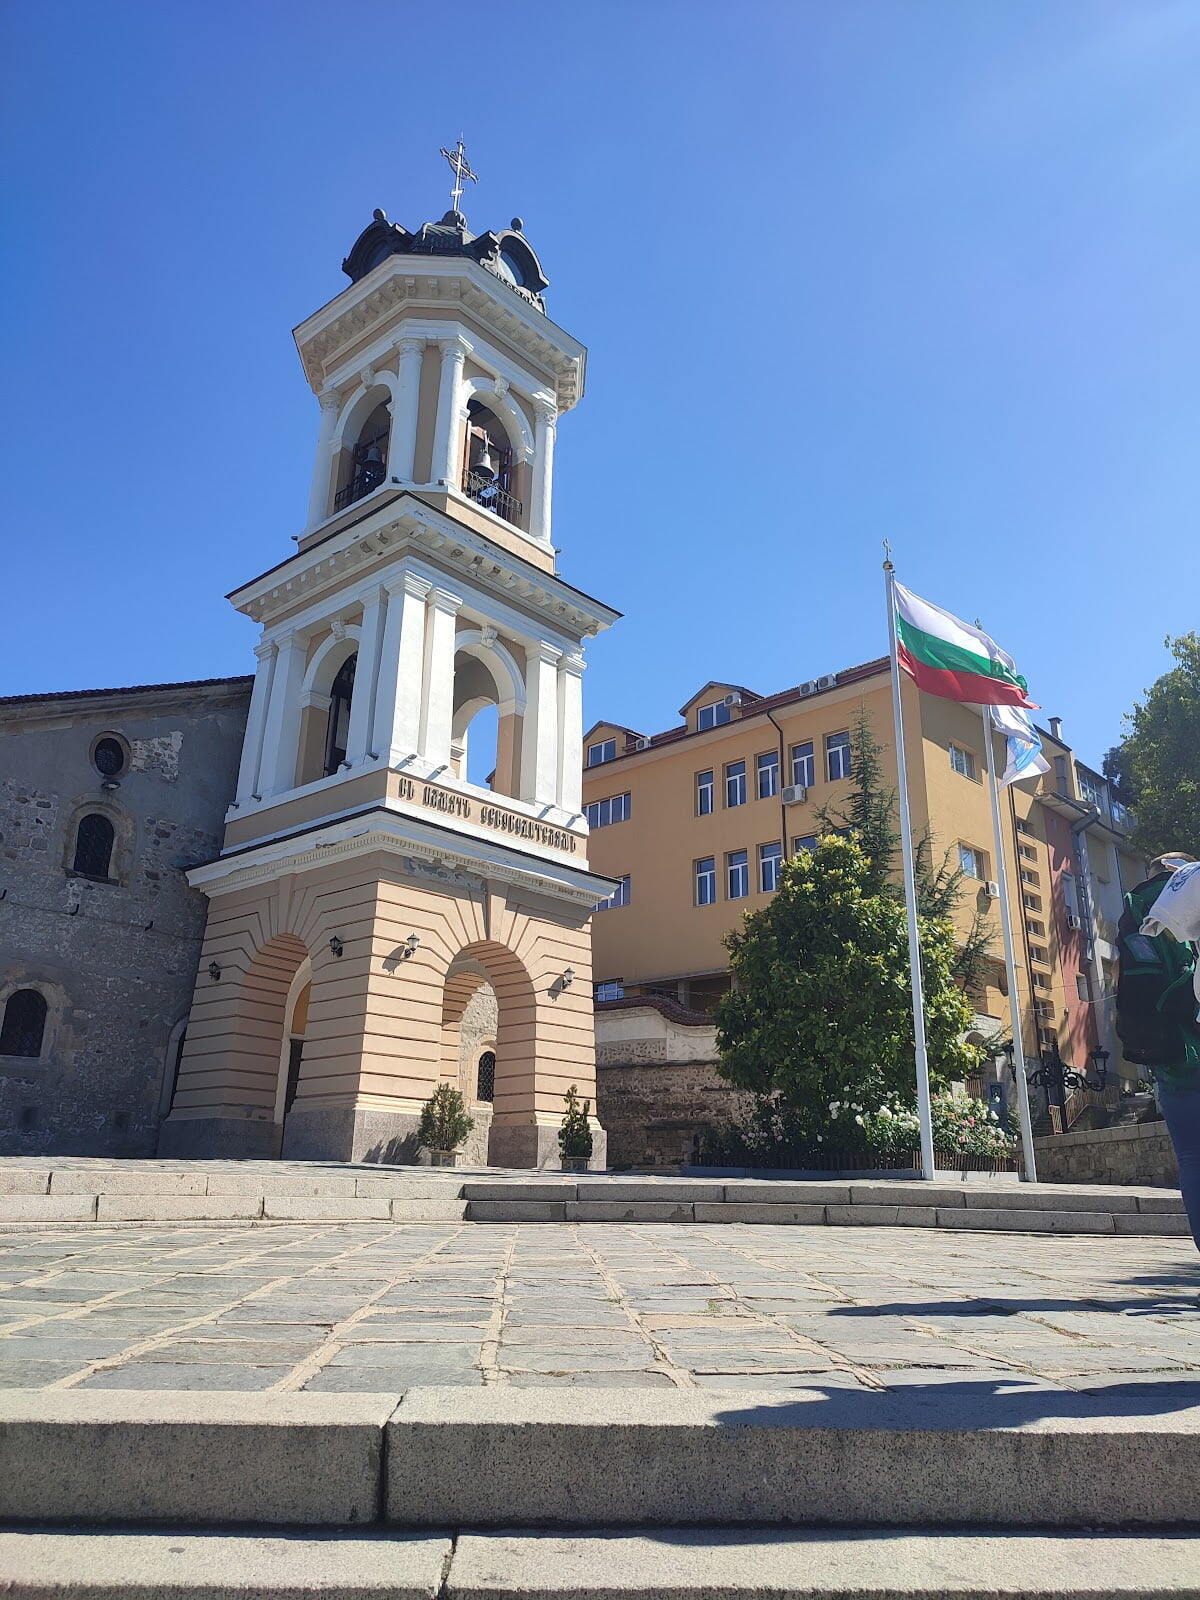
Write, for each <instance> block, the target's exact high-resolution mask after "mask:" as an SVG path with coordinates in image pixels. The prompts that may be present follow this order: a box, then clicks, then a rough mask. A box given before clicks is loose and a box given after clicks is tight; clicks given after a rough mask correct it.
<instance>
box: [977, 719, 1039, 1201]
mask: <svg viewBox="0 0 1200 1600" xmlns="http://www.w3.org/2000/svg"><path fill="white" fill-rule="evenodd" d="M979 711H980V714H981V716H982V717H983V747H984V749H985V750H986V751H987V775H988V795H989V797H990V799H991V802H992V838H993V840H994V842H995V846H996V882H997V883H998V884H999V885H1000V927H1001V929H1002V930H1003V933H1004V971H1005V973H1006V975H1007V977H1008V1009H1009V1015H1010V1017H1011V1020H1012V1044H1013V1070H1014V1071H1015V1073H1016V1075H1017V1107H1018V1110H1019V1114H1020V1122H1021V1150H1022V1153H1023V1154H1024V1157H1025V1163H1024V1164H1025V1171H1024V1173H1023V1175H1022V1176H1023V1177H1024V1180H1025V1182H1026V1183H1036V1182H1037V1161H1036V1158H1035V1156H1034V1153H1033V1123H1032V1121H1031V1120H1030V1116H1029V1080H1028V1079H1027V1078H1026V1076H1025V1046H1024V1043H1023V1041H1022V1039H1021V996H1020V992H1019V990H1018V989H1017V960H1016V956H1015V955H1014V953H1013V934H1012V913H1011V911H1010V910H1009V903H1008V863H1007V862H1006V861H1005V858H1004V830H1003V827H1002V826H1001V822H1000V791H999V789H998V788H997V786H996V752H995V749H994V744H995V736H994V734H993V730H992V713H991V708H990V707H989V706H980V708H979Z"/></svg>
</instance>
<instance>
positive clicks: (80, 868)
mask: <svg viewBox="0 0 1200 1600" xmlns="http://www.w3.org/2000/svg"><path fill="white" fill-rule="evenodd" d="M115 839H116V833H115V830H114V828H113V825H112V823H111V822H110V821H109V819H108V818H107V817H106V816H105V815H104V813H103V812H101V811H90V812H88V814H87V816H85V817H81V818H80V819H79V829H78V831H77V833H76V835H75V860H74V862H73V863H72V870H73V871H75V872H77V873H79V875H80V876H81V877H84V878H103V879H104V880H105V881H107V880H108V879H109V876H110V869H111V867H112V853H113V843H114V841H115Z"/></svg>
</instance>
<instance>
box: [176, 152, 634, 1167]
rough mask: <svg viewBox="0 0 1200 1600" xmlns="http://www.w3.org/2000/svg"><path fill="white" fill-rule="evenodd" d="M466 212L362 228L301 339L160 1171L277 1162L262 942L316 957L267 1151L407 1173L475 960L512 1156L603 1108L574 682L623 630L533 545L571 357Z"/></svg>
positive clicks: (541, 305) (514, 235) (244, 591)
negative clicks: (286, 492) (291, 495)
mask: <svg viewBox="0 0 1200 1600" xmlns="http://www.w3.org/2000/svg"><path fill="white" fill-rule="evenodd" d="M458 155H459V156H461V155H462V152H461V151H460V152H458ZM457 205H458V201H457V199H456V200H455V202H454V206H453V208H452V209H451V210H450V211H448V212H447V213H446V214H445V215H444V216H443V217H442V218H441V219H440V221H438V222H433V223H425V224H423V225H421V226H420V227H418V228H416V229H415V230H411V231H410V230H409V229H407V228H405V227H403V226H401V225H400V224H399V223H394V222H391V221H389V220H388V218H387V217H386V215H385V214H384V213H383V212H382V211H377V212H376V213H375V216H374V219H373V220H372V222H371V223H370V224H369V225H368V226H367V228H366V229H364V231H363V233H362V234H361V235H360V236H359V238H358V240H357V241H356V242H355V244H354V246H353V248H352V249H351V251H350V254H349V255H348V256H347V258H346V260H345V262H344V263H343V270H344V272H345V273H346V276H347V277H348V279H349V280H350V281H349V285H348V286H347V287H346V288H344V289H343V290H342V292H341V293H340V294H338V295H337V296H336V297H335V298H334V299H333V300H332V301H330V302H329V303H328V304H327V305H325V306H323V307H322V308H321V310H320V311H318V312H316V313H314V315H313V316H311V317H309V318H308V319H307V320H306V321H305V322H303V323H301V324H300V326H299V328H298V329H297V330H296V335H295V337H296V343H297V348H298V350H299V354H300V359H301V363H302V366H303V368H304V372H305V376H306V378H307V379H308V382H309V384H310V386H311V388H312V390H313V392H314V394H315V396H316V397H317V400H318V402H319V419H320V420H319V426H318V431H317V448H316V459H315V463H314V469H313V476H312V482H311V486H310V492H309V501H308V514H307V518H306V522H305V525H304V527H303V528H302V530H301V531H300V532H299V533H298V534H296V535H294V542H295V549H294V551H293V553H292V554H291V555H290V556H288V557H287V558H286V559H285V560H284V561H283V562H281V563H280V564H279V565H277V566H274V567H272V568H270V569H269V570H268V571H266V572H264V573H263V574H262V575H261V576H259V577H256V578H252V579H251V580H250V581H249V582H247V583H244V584H242V585H241V586H240V587H239V588H238V589H236V590H235V591H234V593H233V594H232V595H231V597H230V598H231V600H232V603H233V604H234V606H235V607H236V608H237V609H238V610H239V611H241V612H242V613H243V614H245V615H246V616H248V617H250V618H251V619H252V620H253V621H254V622H255V623H256V624H257V625H258V627H259V629H260V638H259V642H258V644H257V646H256V656H257V662H258V665H257V670H256V673H255V681H254V690H253V694H252V698H251V706H250V712H249V717H248V721H247V728H246V736H245V743H244V746H243V752H242V761H241V767H240V771H239V779H238V788H237V796H236V799H235V801H234V804H233V805H232V806H231V808H230V811H229V814H228V817H227V819H226V833H225V841H224V848H223V850H222V853H221V855H220V856H219V857H218V858H217V859H216V860H214V861H212V862H209V863H206V864H205V865H203V866H201V867H198V868H196V869H194V870H193V871H192V873H191V874H190V881H191V882H192V883H193V885H194V886H196V887H198V888H200V889H202V890H204V892H205V893H206V894H207V895H208V896H209V900H210V911H209V919H208V928H207V932H206V937H205V942H204V948H203V950H202V951H201V955H200V961H199V966H198V976H197V980H196V999H195V1003H194V1007H193V1014H194V1015H195V1016H197V1017H202V1019H203V1020H202V1025H198V1026H192V1025H189V1028H188V1032H187V1037H186V1042H185V1045H184V1050H183V1055H182V1058H181V1061H180V1066H179V1079H178V1088H177V1092H176V1095H175V1100H174V1108H173V1110H172V1112H171V1115H170V1116H169V1117H168V1119H167V1120H166V1122H165V1123H164V1124H163V1139H162V1146H161V1148H162V1149H163V1150H164V1151H167V1152H177V1153H209V1154H219V1153H221V1152H222V1150H230V1151H233V1150H236V1151H237V1152H238V1153H239V1154H245V1153H249V1152H251V1151H253V1150H254V1149H255V1148H256V1144H255V1141H256V1140H258V1141H259V1142H260V1143H261V1145H262V1150H261V1153H262V1154H270V1153H272V1142H273V1141H275V1140H276V1122H275V1119H274V1101H273V1100H272V1098H271V1096H270V1095H264V1094H263V1093H262V1092H261V1085H260V1086H258V1088H256V1089H255V1091H254V1093H251V1092H250V1090H249V1089H248V1088H247V1085H246V1082H245V1080H246V1077H247V1072H246V1068H245V1063H246V1061H248V1060H251V1059H253V1060H257V1059H258V1058H259V1057H260V1056H261V1057H262V1058H263V1059H264V1060H268V1059H269V1060H272V1061H274V1062H276V1063H277V1061H278V1059H279V1058H280V1051H281V1050H283V1049H285V1048H286V1046H285V1042H284V1041H283V1040H282V1038H281V1039H274V1037H273V1032H274V1030H275V1025H276V1022H277V1021H279V1018H277V1017H276V1015H275V1013H276V1011H279V1013H280V1017H282V1009H281V1007H280V1006H278V1005H274V1002H272V1004H273V1009H270V1015H269V1017H268V1016H267V1014H266V1013H265V1012H264V1013H263V1015H262V1017H259V1016H258V1013H257V1012H256V1010H255V1007H256V1005H257V1004H258V1001H257V1000H256V994H257V993H258V992H259V990H260V989H261V983H260V982H259V980H258V979H257V978H256V976H255V974H256V973H257V972H259V971H261V970H264V968H263V962H264V961H269V955H268V956H264V955H263V954H262V952H264V951H278V950H279V949H283V948H287V949H296V950H299V949H303V950H304V951H305V952H307V956H308V959H309V961H310V963H311V986H310V988H309V989H307V990H306V1015H305V1026H304V1033H303V1070H302V1072H300V1073H299V1075H298V1077H297V1079H296V1082H295V1083H294V1084H293V1085H292V1090H291V1091H289V1092H290V1093H291V1099H290V1101H289V1105H288V1112H287V1118H286V1122H285V1125H284V1133H283V1152H282V1153H283V1154H284V1155H285V1156H289V1155H291V1156H302V1157H304V1156H308V1157H314V1158H316V1157H322V1158H342V1159H363V1158H369V1157H374V1158H376V1159H379V1158H380V1156H381V1152H382V1153H386V1156H387V1158H388V1159H397V1158H399V1159H413V1158H415V1154H416V1152H415V1144H414V1134H415V1128H416V1125H417V1121H418V1119H419V1113H420V1108H421V1105H422V1103H423V1102H424V1100H425V1099H426V1098H427V1097H428V1095H429V1094H430V1093H432V1091H433V1089H434V1087H435V1086H436V1084H437V1083H438V1081H439V1079H440V1078H441V1077H442V1076H443V1071H444V1068H443V1051H444V1039H443V1025H444V1017H443V1013H444V1010H445V1004H446V1002H445V997H444V992H443V991H444V989H445V982H446V973H447V971H450V970H451V968H452V963H453V962H454V960H455V958H456V956H457V955H458V954H459V953H460V952H461V951H463V950H467V949H469V950H470V951H471V952H472V956H473V957H474V956H475V955H477V954H478V953H479V952H482V954H483V957H486V960H484V961H483V965H484V966H485V967H486V968H487V970H488V971H489V972H492V973H494V974H495V975H496V980H497V984H498V987H497V989H496V992H497V995H498V997H499V998H500V999H502V1000H504V1001H505V1004H504V1006H502V1008H501V1010H502V1012H503V1016H502V1019H501V1023H500V1025H499V1032H498V1035H497V1040H496V1050H495V1052H494V1053H495V1056H496V1063H497V1065H496V1072H497V1074H498V1076H497V1078H496V1082H497V1084H498V1085H499V1086H500V1088H503V1094H501V1093H500V1088H498V1089H497V1095H498V1100H497V1109H496V1117H495V1123H494V1130H495V1132H494V1137H495V1138H496V1139H498V1140H499V1141H500V1144H502V1146H503V1152H502V1154H503V1159H505V1160H507V1161H516V1162H519V1163H523V1164H529V1165H539V1164H544V1163H545V1162H546V1161H548V1160H553V1159H556V1153H557V1144H556V1132H557V1126H558V1120H559V1116H560V1115H561V1112H560V1111H559V1110H558V1109H557V1105H556V1101H557V1098H558V1088H559V1084H560V1082H562V1081H564V1080H565V1081H568V1082H574V1083H577V1084H578V1085H579V1089H580V1093H581V1094H590V1095H591V1097H592V1098H593V1100H594V1077H595V1069H594V1041H593V1037H592V1019H591V998H590V997H591V985H590V972H591V958H590V926H589V924H590V916H591V911H592V909H593V907H594V906H595V905H596V904H597V903H598V902H599V901H601V900H603V899H605V898H606V897H607V895H608V894H609V893H610V892H611V890H612V885H611V884H610V883H609V882H608V881H607V880H605V879H602V878H599V877H597V876H596V875H595V874H593V873H591V872H590V871H589V870H588V867H587V826H586V822H585V820H584V817H583V815H582V802H581V777H582V735H583V712H582V677H583V670H584V650H585V646H586V643H587V641H588V639H590V638H591V637H592V636H593V635H595V634H596V633H598V632H600V631H601V630H602V629H604V628H606V627H608V626H610V625H611V623H612V622H613V621H615V620H616V617H617V613H616V612H614V611H612V610H611V609H610V608H609V607H607V606H605V605H603V604H601V603H600V602H598V601H596V600H594V599H592V598H591V597H589V596H587V595H584V594H582V593H581V592H580V591H579V590H577V589H574V588H572V587H571V585H569V584H568V583H567V582H566V581H565V580H564V579H563V578H562V577H561V576H560V575H559V573H558V571H557V566H556V552H555V550H554V547H553V545H552V543H551V536H550V530H551V503H552V486H553V457H554V441H555V435H556V430H557V425H558V419H559V417H560V416H562V415H564V414H565V413H566V412H568V411H570V410H571V409H572V408H573V406H574V405H575V404H576V403H577V402H578V400H579V399H580V398H581V397H582V394H583V382H584V369H585V363H586V354H585V351H584V349H583V346H582V345H581V344H579V342H578V341H577V340H576V339H575V338H574V337H573V336H572V335H570V334H568V333H567V332H566V331H565V330H563V329H562V328H559V327H558V326H557V325H556V324H555V323H554V322H553V321H552V320H551V319H550V317H549V315H548V314H547V310H546V301H545V291H546V289H547V287H548V284H547V279H546V277H545V274H544V273H543V271H542V268H541V264H540V262H539V260H538V257H537V255H536V254H535V252H534V250H533V247H532V245H531V244H530V243H529V241H528V239H527V238H526V237H525V234H524V225H523V223H522V222H521V221H520V219H519V218H514V219H513V222H512V224H511V225H510V226H509V227H508V228H505V229H500V230H497V231H494V232H485V233H480V234H476V233H473V232H472V231H471V229H470V228H469V227H468V225H467V221H466V218H465V217H464V216H463V214H462V213H461V212H460V211H459V210H458V209H457ZM481 711H486V712H487V713H488V715H489V717H491V718H492V724H491V725H492V726H494V729H495V761H494V764H492V765H491V770H490V771H489V772H488V773H487V776H486V778H485V777H484V776H483V774H482V773H481V772H480V771H479V770H478V764H477V763H476V764H475V765H474V766H473V765H472V762H471V760H470V745H471V740H472V737H473V735H472V728H473V727H479V726H482V720H481V721H480V722H477V721H476V719H477V718H478V717H479V713H480V712H481ZM472 771H474V773H475V778H474V781H473V780H472V776H471V774H472ZM272 941H274V942H272ZM281 941H282V942H281ZM481 959H482V958H481ZM256 962H258V965H257V966H256V965H255V963H256ZM568 971H569V972H570V973H571V974H573V977H572V979H571V980H570V982H569V983H568V985H567V986H566V987H564V984H563V974H564V973H566V972H568ZM214 972H215V973H217V974H218V976H216V977H214V975H213V974H214ZM570 983H573V984H574V988H571V987H570ZM514 1018H517V1019H518V1020H517V1021H515V1022H514V1021H513V1019H514ZM279 1026H280V1027H281V1028H282V1026H283V1023H282V1021H280V1022H279ZM256 1029H257V1033H255V1030H256ZM514 1030H515V1031H514ZM266 1033H271V1034H272V1037H271V1038H270V1039H266V1038H265V1034H266ZM518 1040H519V1041H520V1049H519V1050H518V1049H517V1043H516V1041H518ZM509 1072H511V1073H512V1074H515V1076H511V1077H508V1076H506V1073H509ZM276 1076H277V1073H276ZM272 1081H273V1082H274V1080H272ZM518 1083H519V1088H518V1087H516V1085H517V1084H518ZM273 1092H274V1091H273V1090H272V1093H273ZM602 1147H603V1141H602V1138H598V1139H597V1159H598V1160H600V1159H602Z"/></svg>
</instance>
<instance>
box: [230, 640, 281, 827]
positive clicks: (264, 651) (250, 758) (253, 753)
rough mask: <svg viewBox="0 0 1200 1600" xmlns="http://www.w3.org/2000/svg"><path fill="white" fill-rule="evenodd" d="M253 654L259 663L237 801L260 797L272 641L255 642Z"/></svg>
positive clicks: (247, 727)
mask: <svg viewBox="0 0 1200 1600" xmlns="http://www.w3.org/2000/svg"><path fill="white" fill-rule="evenodd" d="M254 654H255V655H256V656H257V657H258V666H257V668H256V669H255V673H254V688H253V689H252V690H251V691H250V710H249V712H248V713H247V716H246V732H245V735H244V737H243V739H242V761H241V765H240V766H239V768H238V782H237V804H238V805H244V804H245V803H246V801H247V800H257V799H258V798H259V789H258V773H259V768H260V767H261V765H262V750H263V730H264V728H265V726H266V721H267V704H268V702H269V701H270V698H271V679H272V678H273V677H274V676H275V646H274V644H269V643H268V644H256V645H255V646H254Z"/></svg>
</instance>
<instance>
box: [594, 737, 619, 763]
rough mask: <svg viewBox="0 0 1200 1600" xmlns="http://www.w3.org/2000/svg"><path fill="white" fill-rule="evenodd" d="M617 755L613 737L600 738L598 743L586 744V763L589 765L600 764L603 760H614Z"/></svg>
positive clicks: (615, 742)
mask: <svg viewBox="0 0 1200 1600" xmlns="http://www.w3.org/2000/svg"><path fill="white" fill-rule="evenodd" d="M616 757H617V741H616V740H615V739H602V740H601V742H600V743H599V744H590V745H588V753H587V764H588V766H589V767H598V766H601V765H602V764H603V763H604V762H605V761H615V760H616Z"/></svg>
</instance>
